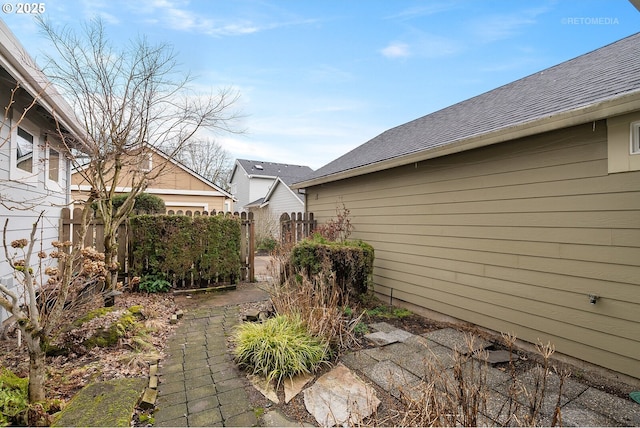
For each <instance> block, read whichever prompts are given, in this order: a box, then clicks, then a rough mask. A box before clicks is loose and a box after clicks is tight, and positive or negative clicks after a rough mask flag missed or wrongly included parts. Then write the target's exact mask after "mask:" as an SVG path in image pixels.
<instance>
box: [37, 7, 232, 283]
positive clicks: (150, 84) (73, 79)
mask: <svg viewBox="0 0 640 428" xmlns="http://www.w3.org/2000/svg"><path fill="white" fill-rule="evenodd" d="M39 22H40V25H41V27H42V29H43V30H44V32H45V33H46V34H47V36H48V37H49V38H50V39H51V41H52V42H53V46H54V47H55V50H56V52H55V55H48V58H47V59H48V64H47V66H46V67H45V71H46V72H47V74H48V76H49V77H50V79H51V80H52V81H53V82H54V83H55V84H56V85H57V86H58V87H59V88H61V89H62V92H63V93H64V94H65V95H66V97H67V100H68V101H69V102H70V103H71V104H72V106H73V107H74V109H75V111H76V114H77V115H78V116H79V119H80V121H81V122H82V124H83V125H84V127H85V128H86V130H87V134H88V137H87V141H86V142H85V143H86V146H87V152H88V153H87V155H88V158H86V157H82V158H77V159H76V164H77V165H76V167H77V168H78V171H80V172H81V174H82V178H83V180H84V182H85V183H86V184H87V185H88V186H89V187H90V189H91V190H90V198H91V199H92V200H93V201H94V204H95V206H96V207H97V212H98V214H99V215H100V216H101V217H102V219H103V221H104V224H105V233H104V248H105V250H104V251H105V261H106V264H107V267H108V269H109V270H110V275H109V276H108V277H107V287H108V288H110V289H113V288H114V287H115V285H116V281H117V271H118V263H117V250H118V246H117V242H116V240H117V230H118V226H120V224H122V223H123V222H124V221H125V220H126V218H127V217H128V215H129V214H130V212H131V210H132V208H133V203H134V200H135V197H136V196H137V195H138V194H139V193H140V192H142V191H144V189H145V187H146V185H147V183H148V182H149V181H150V180H153V179H154V178H156V177H157V176H158V175H160V174H162V172H163V168H162V167H159V168H156V167H155V166H154V167H153V168H150V165H149V160H150V159H151V158H150V156H151V150H153V149H154V148H163V147H171V148H172V149H173V152H172V153H167V154H168V155H169V156H170V157H175V155H176V153H177V152H178V151H180V150H181V149H182V148H183V147H184V146H185V145H187V144H188V143H189V142H190V141H192V140H193V139H194V136H195V135H196V133H197V132H198V131H199V130H201V129H203V128H208V129H214V130H223V131H232V129H231V124H232V122H233V121H234V119H235V118H236V117H237V114H236V112H235V111H234V109H233V108H232V106H233V105H234V104H235V102H236V101H237V99H238V94H237V93H236V92H234V91H232V90H230V89H227V88H225V89H221V90H219V91H218V92H217V93H216V94H210V95H200V94H195V93H193V92H192V91H190V89H189V86H188V84H189V83H190V81H191V78H190V76H189V75H184V74H180V73H179V71H178V69H177V62H176V55H175V53H174V52H173V49H172V48H171V46H170V45H168V44H157V45H152V44H150V43H149V42H148V41H147V40H146V39H145V38H139V39H136V40H133V41H131V42H130V43H129V44H128V45H127V46H125V47H123V48H120V49H118V48H116V47H114V46H112V44H111V42H110V41H109V39H108V37H107V34H106V33H105V28H104V25H103V23H102V21H100V20H94V21H90V22H89V23H86V24H84V25H83V27H82V31H81V32H80V33H79V34H77V33H76V32H74V31H72V30H70V29H68V28H62V29H56V28H54V27H53V26H52V24H51V23H49V22H47V21H45V20H44V18H40V19H39ZM82 162H85V163H84V165H81V163H82ZM118 187H126V188H127V191H128V195H129V196H128V197H127V199H126V200H125V202H124V203H123V204H122V205H120V206H119V207H118V208H117V209H115V208H114V206H113V203H112V199H113V196H114V195H115V193H116V190H117V188H118Z"/></svg>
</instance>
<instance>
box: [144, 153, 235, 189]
mask: <svg viewBox="0 0 640 428" xmlns="http://www.w3.org/2000/svg"><path fill="white" fill-rule="evenodd" d="M151 149H153V150H155V152H156V153H157V154H158V155H160V156H161V157H163V158H164V159H166V160H167V161H169V162H171V163H172V164H174V165H175V166H177V167H178V168H180V169H182V170H183V171H185V172H186V173H188V174H191V175H192V176H193V177H195V178H197V179H198V180H200V181H202V182H203V183H205V184H206V185H208V186H210V187H213V188H214V189H216V190H217V191H218V192H220V193H222V194H223V195H224V196H225V197H227V198H229V199H233V196H232V195H231V193H229V192H227V191H226V190H224V189H223V188H222V187H220V186H218V185H217V184H216V183H214V182H213V181H211V180H209V179H207V178H205V177H203V176H202V175H200V174H198V173H197V172H196V171H194V170H192V169H191V168H189V167H188V166H186V165H185V164H183V163H182V162H179V161H177V160H176V159H173V158H172V157H171V156H169V155H168V154H167V153H165V152H163V151H162V150H160V149H158V148H155V147H151Z"/></svg>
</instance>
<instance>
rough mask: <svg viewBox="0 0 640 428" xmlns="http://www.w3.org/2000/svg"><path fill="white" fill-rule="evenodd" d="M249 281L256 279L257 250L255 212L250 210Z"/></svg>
mask: <svg viewBox="0 0 640 428" xmlns="http://www.w3.org/2000/svg"><path fill="white" fill-rule="evenodd" d="M248 217H249V219H248V220H249V282H253V281H255V279H256V276H255V271H256V269H255V268H256V259H255V256H256V251H255V240H256V239H255V222H254V221H253V213H252V212H251V211H249V215H248Z"/></svg>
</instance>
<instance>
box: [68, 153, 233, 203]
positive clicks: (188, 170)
mask: <svg viewBox="0 0 640 428" xmlns="http://www.w3.org/2000/svg"><path fill="white" fill-rule="evenodd" d="M147 149H148V150H150V151H152V152H154V153H155V154H157V155H158V156H160V157H161V158H163V159H164V160H166V161H167V162H170V163H171V164H173V165H175V166H177V167H178V168H180V169H181V170H182V171H184V172H186V173H187V174H190V175H191V176H193V177H194V178H196V179H197V180H199V181H201V182H203V183H204V184H205V185H207V186H209V187H211V188H213V189H215V190H216V191H218V192H220V193H221V194H222V196H224V197H226V198H229V199H234V200H235V198H234V197H233V195H232V194H231V193H229V192H227V191H226V190H224V189H223V188H222V187H220V186H218V185H217V184H216V183H214V182H213V181H211V180H209V179H207V178H205V177H203V176H202V175H200V174H198V173H197V172H195V171H194V170H192V169H191V168H189V167H188V166H186V165H185V164H183V163H182V162H180V161H178V160H176V159H174V158H173V157H171V156H170V155H168V154H167V153H165V152H164V151H163V150H161V149H159V148H158V147H154V146H152V145H149V144H147ZM88 166H89V162H87V163H85V164H83V165H80V166H77V167H75V168H74V170H73V173H74V174H75V173H77V172H79V171H83V170H85V169H86V168H87V167H88Z"/></svg>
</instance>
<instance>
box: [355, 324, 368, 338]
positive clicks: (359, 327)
mask: <svg viewBox="0 0 640 428" xmlns="http://www.w3.org/2000/svg"><path fill="white" fill-rule="evenodd" d="M353 332H354V333H356V334H362V335H365V334H368V333H369V327H367V325H366V324H365V323H363V322H362V321H360V322H358V323H357V324H356V325H355V326H354V327H353Z"/></svg>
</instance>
